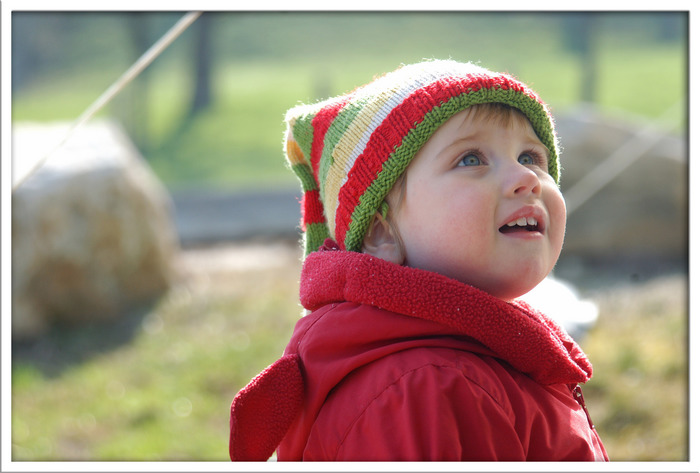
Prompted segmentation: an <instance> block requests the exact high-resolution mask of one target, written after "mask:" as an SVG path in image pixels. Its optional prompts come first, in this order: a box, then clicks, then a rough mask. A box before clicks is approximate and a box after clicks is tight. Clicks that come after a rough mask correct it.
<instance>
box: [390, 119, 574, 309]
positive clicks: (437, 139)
mask: <svg viewBox="0 0 700 473" xmlns="http://www.w3.org/2000/svg"><path fill="white" fill-rule="evenodd" d="M546 159H547V149H546V148H545V147H544V145H542V143H541V142H540V141H539V140H538V138H537V136H536V135H535V133H534V131H533V129H532V126H531V125H530V123H529V122H528V121H527V119H526V118H524V117H522V116H520V115H517V118H516V119H515V122H514V123H513V124H512V125H511V126H508V125H505V126H504V125H503V124H501V123H500V122H499V121H498V120H488V121H487V120H484V119H483V118H481V117H480V116H479V115H476V116H474V113H473V112H472V110H471V109H467V110H465V111H463V112H460V113H458V114H456V115H455V116H453V117H452V118H451V119H449V120H448V121H447V122H446V123H445V124H444V125H442V126H441V127H440V128H439V129H438V130H437V131H436V132H435V134H434V135H433V136H432V137H431V138H430V139H429V140H428V142H427V143H426V144H425V145H424V146H423V147H422V148H421V150H420V151H419V152H418V153H417V154H416V157H415V158H414V159H413V161H412V163H411V164H410V166H409V168H408V170H407V175H406V179H407V181H406V194H405V198H404V199H403V201H402V202H401V203H398V205H397V206H396V210H395V211H394V216H395V217H394V224H395V225H396V228H397V230H398V232H399V235H400V236H401V238H402V240H403V244H404V249H405V257H406V260H405V262H404V264H406V265H407V266H411V267H417V268H422V269H427V270H431V271H435V272H438V273H441V274H444V275H446V276H448V277H451V278H453V279H457V280H459V281H462V282H464V283H467V284H470V285H472V286H475V287H477V288H479V289H482V290H484V291H487V292H489V293H491V294H492V295H494V296H496V297H498V298H501V299H504V300H511V299H514V298H516V297H519V296H521V295H523V294H525V293H526V292H528V291H529V290H530V289H532V288H533V287H535V286H536V285H537V284H538V283H539V282H540V281H541V280H542V279H544V277H545V276H546V275H547V274H548V273H549V272H550V271H551V270H552V269H553V268H554V264H555V263H556V261H557V259H558V258H559V253H560V252H561V248H562V244H563V241H564V229H565V225H566V207H565V204H564V198H563V197H562V195H561V192H560V191H559V188H558V186H557V185H556V183H555V181H554V179H553V178H552V177H551V176H550V175H549V174H548V173H547V162H546ZM523 222H525V223H527V224H528V225H527V226H522V224H523ZM514 223H515V224H514ZM532 223H535V225H531V224H532ZM513 224H514V225H513Z"/></svg>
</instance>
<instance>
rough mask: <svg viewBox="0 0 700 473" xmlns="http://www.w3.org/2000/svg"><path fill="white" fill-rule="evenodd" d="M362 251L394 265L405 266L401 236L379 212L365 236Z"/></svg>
mask: <svg viewBox="0 0 700 473" xmlns="http://www.w3.org/2000/svg"><path fill="white" fill-rule="evenodd" d="M362 251H363V252H364V253H367V254H369V255H372V256H376V257H377V258H381V259H383V260H386V261H390V262H392V263H396V264H403V262H404V256H403V251H402V248H401V242H400V240H399V236H398V235H396V233H395V231H394V228H393V227H392V226H391V225H390V224H389V222H387V221H386V219H385V218H384V217H382V215H381V214H380V213H379V212H377V213H376V214H375V215H374V218H373V219H372V223H371V224H370V226H369V230H368V231H367V234H366V235H365V239H364V241H363V242H362Z"/></svg>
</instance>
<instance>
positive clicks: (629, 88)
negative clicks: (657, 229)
mask: <svg viewBox="0 0 700 473" xmlns="http://www.w3.org/2000/svg"><path fill="white" fill-rule="evenodd" d="M26 15H27V17H29V16H31V15H32V14H31V13H27V14H26ZM152 15H154V16H158V13H152ZM169 15H170V16H169V17H168V18H160V20H159V21H160V22H159V23H158V22H156V23H154V24H156V25H157V26H159V28H160V30H158V29H154V30H153V31H149V33H151V36H153V38H152V39H153V40H155V39H156V38H157V37H158V36H159V35H160V34H162V33H163V32H164V31H165V29H166V28H167V27H169V26H170V25H172V24H173V23H174V22H175V21H176V20H177V18H178V17H179V14H172V13H171V14H169ZM557 16H558V15H556V14H542V13H541V12H533V13H522V14H513V15H499V14H489V13H483V14H473V15H470V14H468V13H459V14H457V13H421V14H401V15H395V14H377V15H366V14H338V15H333V14H320V13H317V14H313V13H312V14H308V15H302V14H288V13H285V12H282V13H272V14H264V15H258V14H254V13H250V14H221V15H217V16H216V22H215V23H213V24H212V25H213V26H212V27H213V28H214V29H215V30H216V34H215V41H214V45H213V47H212V55H213V57H214V64H215V68H214V80H213V93H214V100H213V101H212V104H211V106H210V107H208V108H207V109H205V110H203V111H201V112H200V113H199V114H197V115H196V116H193V117H190V118H187V117H186V115H187V108H188V106H189V103H190V100H191V95H192V90H191V87H192V82H193V76H192V71H193V69H192V63H193V56H192V55H191V50H192V42H191V38H192V34H191V32H188V33H187V34H185V35H183V37H182V38H180V39H179V40H178V41H176V43H175V44H174V45H173V46H172V47H171V49H169V50H168V51H167V53H166V54H164V55H163V57H161V58H159V59H158V60H157V61H156V62H155V63H154V64H153V65H152V66H151V67H150V68H149V69H148V72H147V74H144V75H143V76H142V77H140V78H139V79H138V80H137V81H136V82H134V83H132V84H131V85H130V86H129V87H128V88H127V89H125V90H124V91H123V92H122V94H120V96H119V97H118V98H117V99H116V100H115V101H114V102H113V103H112V104H110V106H109V107H108V108H106V109H105V110H103V113H102V114H103V115H106V116H110V117H114V118H116V119H118V120H119V121H120V122H121V123H122V124H123V125H124V127H125V128H126V129H127V131H129V132H131V133H132V137H133V139H134V140H135V141H137V145H138V146H139V148H140V149H141V151H142V153H143V155H144V157H145V158H146V160H147V161H148V163H149V165H150V166H151V167H152V168H153V169H154V171H155V172H156V174H157V175H158V177H159V178H160V179H161V180H162V181H163V182H164V184H165V185H166V186H167V187H168V188H169V189H170V190H179V189H181V188H194V189H212V188H217V189H224V190H242V189H246V188H255V189H264V188H280V187H285V186H289V187H290V188H293V189H298V184H297V182H296V181H295V178H294V176H293V173H291V172H290V171H289V170H287V169H286V168H285V166H284V164H283V157H282V152H281V148H282V145H281V141H282V132H283V127H284V125H283V123H282V122H283V117H284V113H285V111H286V110H287V109H288V108H290V107H291V106H293V105H295V104H296V103H297V102H298V101H311V100H316V99H319V98H324V97H326V96H329V95H332V94H336V93H340V92H345V91H347V90H349V89H352V88H354V87H356V86H357V85H359V84H361V83H364V82H366V81H367V80H369V79H370V78H372V77H373V76H374V75H376V74H378V73H381V72H385V71H388V70H391V69H393V68H395V67H396V66H397V65H398V64H399V63H401V62H413V61H416V60H419V59H421V58H424V57H438V58H445V57H452V58H454V59H457V60H463V61H476V62H480V63H481V64H482V65H484V66H486V67H489V68H493V69H496V70H503V71H508V72H511V73H513V74H515V75H516V76H518V77H519V78H521V79H523V80H524V81H525V82H527V83H528V84H530V85H532V86H533V87H534V88H535V89H536V90H538V92H539V93H540V95H541V96H542V97H543V98H544V99H545V101H547V102H548V103H549V104H550V105H551V106H552V107H553V110H554V114H555V116H556V115H557V114H558V113H561V112H562V111H563V110H566V109H567V108H568V107H573V106H576V105H577V104H579V101H580V97H579V91H580V88H581V84H582V82H583V80H584V79H583V75H582V72H583V71H584V68H583V66H582V64H581V62H580V58H579V57H578V56H577V55H576V54H575V52H573V51H572V50H570V49H567V48H566V47H565V45H564V41H563V40H562V38H563V36H564V33H566V29H565V28H564V29H562V28H561V23H560V22H559V21H558V19H557V18H555V17H557ZM598 16H599V20H600V23H599V25H598V26H599V29H598V30H597V32H596V35H595V49H596V51H597V56H596V59H597V61H598V66H599V68H598V70H599V77H598V82H597V85H598V88H597V92H596V100H595V102H596V105H597V106H598V107H600V109H601V110H603V111H604V112H606V113H610V114H623V115H624V114H631V115H636V116H642V117H646V118H654V117H657V116H658V115H659V114H661V113H663V112H664V111H665V110H666V108H667V107H668V106H669V105H671V104H673V103H676V102H677V101H679V100H683V98H684V97H685V96H686V92H687V83H686V79H687V36H685V35H687V32H685V31H683V30H679V29H676V31H677V34H675V35H673V36H672V37H671V38H668V37H667V38H663V37H660V36H659V34H658V33H659V31H658V30H657V29H655V28H656V26H658V25H657V24H656V23H653V22H650V17H653V16H654V14H649V15H647V14H632V15H627V14H624V13H622V14H619V13H615V12H611V13H603V14H600V15H598ZM680 16H682V15H680ZM152 19H153V17H152ZM51 20H52V21H54V20H56V18H53V19H51ZM97 20H99V21H97ZM681 20H682V18H681ZM83 21H86V23H82V22H83ZM67 24H68V25H69V26H68V27H62V28H57V29H55V30H53V34H52V32H51V31H49V30H48V29H37V28H35V27H30V26H31V25H29V23H27V24H26V25H29V26H26V27H25V28H24V32H25V37H24V40H25V42H33V41H39V42H40V44H39V43H37V50H38V51H45V56H44V57H43V59H44V60H45V61H46V62H55V63H56V64H54V68H53V69H51V68H48V66H47V67H46V68H44V69H41V70H40V71H39V72H37V73H34V74H32V75H31V76H30V77H27V78H25V79H24V80H22V81H13V87H14V88H13V94H12V121H13V122H20V121H38V122H50V121H57V120H61V121H72V120H74V119H75V118H77V117H78V116H79V115H80V114H81V113H82V112H83V111H84V110H85V109H86V108H87V107H88V106H89V105H90V103H92V101H93V100H95V99H96V98H97V97H98V96H99V95H100V94H101V93H102V92H103V91H104V90H105V89H106V88H107V87H108V86H109V85H110V84H111V83H112V82H113V81H114V80H116V79H117V78H118V77H119V76H120V74H121V73H123V72H124V70H126V69H127V67H128V66H129V65H131V63H132V62H133V61H134V60H135V59H136V56H134V54H133V50H130V49H129V47H130V46H132V44H131V43H130V41H131V39H132V38H131V37H130V36H129V32H128V30H126V29H125V28H124V16H123V15H121V14H120V13H114V14H111V13H109V14H96V15H81V14H77V15H76V16H75V17H74V18H72V19H71V22H69V23H67ZM86 24H87V25H88V26H87V27H86V26H85V25H86ZM678 24H679V25H680V24H682V21H681V22H680V23H678ZM22 25H23V23H21V22H14V23H13V34H17V32H18V31H19V30H20V29H21V27H22ZM46 25H48V23H46V24H45V26H46ZM37 31H39V32H40V33H41V34H37V33H36V32H37ZM59 33H60V34H59ZM64 33H65V34H64ZM71 33H74V34H73V35H72V36H71ZM13 38H14V37H13ZM319 38H321V39H323V40H322V41H320V40H319ZM13 41H14V40H13ZM22 43H23V42H22V41H19V44H22ZM378 45H381V51H382V53H381V54H376V52H377V50H378ZM42 48H43V49H42ZM13 52H14V51H13ZM142 52H143V50H139V51H138V54H141V53H142ZM41 59H42V58H39V59H37V58H35V57H28V60H30V61H34V62H35V63H36V62H38V61H40V60H41ZM20 86H21V87H20ZM684 120H685V115H683V114H680V115H679V117H678V123H677V129H678V130H683V129H684V128H685V123H684ZM611 204H612V203H611ZM298 257H299V251H298V248H297V242H289V241H256V242H248V243H237V244H227V245H222V246H220V247H212V248H201V249H188V250H187V251H185V252H184V255H183V274H184V276H183V279H182V281H181V283H180V284H178V285H177V286H176V287H174V288H173V289H172V290H171V291H170V292H169V293H168V294H167V295H166V296H164V297H163V298H162V299H160V300H159V301H156V302H155V303H154V304H153V305H152V306H151V307H144V308H142V309H141V310H136V311H133V312H131V313H129V314H126V315H125V316H124V317H123V318H121V319H120V320H118V321H115V322H113V323H109V324H92V325H87V326H83V327H78V328H75V327H74V328H68V327H56V328H55V329H53V330H52V331H51V332H50V333H49V334H48V335H47V336H46V337H43V338H41V339H39V340H37V341H35V342H32V343H24V344H16V345H15V346H13V360H12V456H13V460H15V461H24V460H39V461H43V460H206V461H208V460H219V461H225V460H227V459H228V454H227V441H228V409H229V404H230V401H231V399H232V397H233V396H234V395H235V393H236V392H237V391H238V390H239V389H240V388H241V387H242V386H243V385H245V384H246V383H247V382H248V381H249V380H250V378H251V377H252V376H254V375H255V374H257V373H258V372H259V371H260V370H261V369H263V368H264V367H266V366H267V365H268V364H270V363H271V362H272V361H274V360H275V359H276V358H277V357H278V356H279V355H280V354H281V352H282V350H283V348H284V346H285V344H286V342H287V340H288V338H289V335H290V333H291V331H292V328H293V326H294V323H295V322H296V320H297V319H298V317H299V314H300V311H301V308H300V307H299V306H298V303H297V289H298V282H297V281H298V271H299V266H300V263H299V260H298ZM610 269H611V268H596V271H594V270H593V269H590V268H589V269H587V271H589V273H588V274H579V277H578V278H577V281H576V282H577V283H580V285H581V287H582V288H583V289H585V294H584V295H585V297H587V298H591V299H594V300H595V301H597V302H598V303H599V304H600V311H601V313H600V320H599V323H598V325H597V326H596V327H595V329H594V330H593V331H592V332H591V333H589V334H588V336H587V337H586V338H585V339H584V340H583V341H582V345H583V348H584V350H585V351H586V352H587V353H588V354H589V356H590V358H591V360H592V361H593V364H594V369H595V374H594V378H593V380H592V381H591V382H590V383H589V384H587V385H586V386H585V387H584V394H585V396H586V401H587V403H588V405H589V409H590V411H591V415H592V417H593V420H594V421H595V423H596V425H597V428H598V430H599V432H600V434H601V437H602V438H603V441H604V442H605V444H606V446H607V449H608V452H609V454H610V457H611V459H613V460H618V461H627V460H631V461H637V460H663V461H675V460H686V459H687V457H688V451H687V439H688V437H687V436H688V427H687V421H688V417H687V392H688V390H687V369H688V363H687V328H688V303H687V286H686V277H685V275H684V274H683V273H680V274H675V273H674V274H670V275H669V274H660V273H658V272H656V273H654V274H656V277H655V278H654V279H649V280H645V281H637V282H635V281H633V280H630V279H629V277H620V275H619V273H618V274H613V273H614V272H613V271H610V273H609V274H608V273H606V271H608V270H610Z"/></svg>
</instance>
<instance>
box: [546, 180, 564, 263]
mask: <svg viewBox="0 0 700 473" xmlns="http://www.w3.org/2000/svg"><path fill="white" fill-rule="evenodd" d="M548 208H549V218H550V227H551V237H552V243H553V244H555V245H558V246H559V248H558V250H561V246H562V245H563V243H564V233H565V232H566V203H565V202H564V197H563V196H562V195H561V192H559V190H558V189H557V190H556V191H554V193H553V194H552V197H551V198H550V202H549V203H548Z"/></svg>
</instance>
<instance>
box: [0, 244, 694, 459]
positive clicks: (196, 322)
mask: <svg viewBox="0 0 700 473" xmlns="http://www.w3.org/2000/svg"><path fill="white" fill-rule="evenodd" d="M298 257H299V252H298V248H297V244H296V242H286V241H282V242H280V241H270V242H265V241H262V242H252V243H247V244H237V245H227V246H222V247H212V248H207V249H197V250H189V251H187V252H186V253H185V255H184V258H183V271H184V273H183V274H185V275H186V277H184V278H183V280H182V283H181V284H180V285H178V286H177V287H176V288H174V289H173V290H172V291H171V292H170V293H169V294H168V295H167V296H165V297H164V298H163V299H162V300H160V301H159V302H158V303H157V304H156V305H155V306H154V307H151V308H150V309H148V310H144V311H141V312H135V313H132V314H130V315H129V316H128V317H127V318H126V319H124V320H122V321H119V322H115V323H113V324H109V325H94V326H91V327H84V328H79V329H73V330H67V329H60V328H59V329H56V330H54V331H53V332H52V333H51V334H50V336H48V337H47V338H45V339H43V340H41V341H39V342H37V343H35V344H27V345H24V346H18V347H15V350H14V359H13V375H12V394H13V406H12V407H13V417H12V454H13V460H15V461H22V460H96V461H100V460H187V461H189V460H204V461H209V460H213V461H226V460H227V459H228V457H227V454H228V453H227V452H228V450H227V448H228V444H227V441H228V408H229V404H230V401H231V399H232V398H233V396H234V395H235V393H236V392H237V391H238V390H239V389H240V388H241V387H242V386H244V385H245V384H246V383H247V382H248V381H249V380H250V379H251V378H252V377H253V376H254V375H255V374H257V373H258V372H259V371H260V370H262V369H263V368H264V367H266V366H267V365H268V364H270V363H271V362H272V361H274V360H275V359H276V358H277V357H278V356H279V355H280V354H281V352H282V350H283V349H284V346H285V345H286V342H287V340H288V338H289V335H290V333H291V330H292V328H293V325H294V323H295V321H296V320H297V318H298V316H299V314H300V310H301V309H300V307H299V305H298V302H297V290H298V271H299V267H300V263H299V260H298ZM598 276H601V274H599V275H598ZM586 297H590V298H592V299H594V300H595V301H597V302H598V303H599V304H600V310H601V313H600V321H599V323H598V324H597V326H596V327H595V329H594V330H593V331H592V332H590V333H589V334H588V336H587V337H586V338H585V340H583V342H582V346H583V348H584V350H585V351H586V352H587V353H588V354H589V357H590V358H591V360H592V362H593V363H594V369H595V374H594V377H593V380H592V381H591V382H590V383H589V384H587V385H586V386H585V387H584V394H585V396H586V401H587V404H588V406H589V410H590V412H591V415H592V417H593V420H594V422H595V423H596V426H597V428H598V430H599V432H600V435H601V437H602V438H603V440H604V442H605V444H606V447H607V449H608V452H609V455H610V457H611V459H612V460H616V461H678V460H687V458H688V451H687V435H688V430H687V360H686V353H687V345H686V340H687V338H686V333H687V332H686V330H687V301H686V279H685V277H684V276H683V275H680V274H679V275H668V276H665V277H660V278H658V279H655V280H650V281H646V282H644V283H638V284H630V283H628V284H625V285H619V284H612V285H606V287H605V288H600V287H598V288H595V287H591V288H589V289H588V290H587V293H586Z"/></svg>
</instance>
